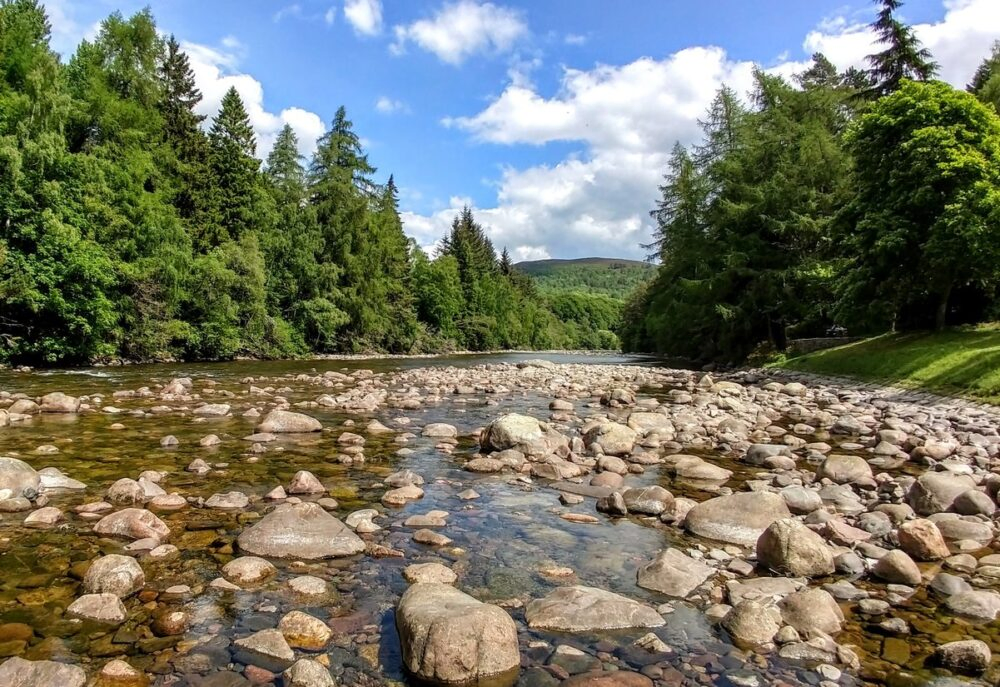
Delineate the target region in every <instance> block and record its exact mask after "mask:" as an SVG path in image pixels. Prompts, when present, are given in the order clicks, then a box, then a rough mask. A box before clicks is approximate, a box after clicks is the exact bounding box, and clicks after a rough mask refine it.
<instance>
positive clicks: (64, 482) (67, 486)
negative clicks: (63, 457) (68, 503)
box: [38, 468, 87, 492]
mask: <svg viewBox="0 0 1000 687" xmlns="http://www.w3.org/2000/svg"><path fill="white" fill-rule="evenodd" d="M38 480H39V487H38V488H39V489H41V490H42V491H46V492H53V491H82V490H83V489H86V488H87V485H86V484H84V483H83V482H81V481H80V480H76V479H73V478H72V477H67V476H66V475H64V474H63V473H62V471H61V470H59V469H58V468H42V469H41V470H39V471H38Z"/></svg>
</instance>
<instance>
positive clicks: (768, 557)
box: [757, 518, 834, 577]
mask: <svg viewBox="0 0 1000 687" xmlns="http://www.w3.org/2000/svg"><path fill="white" fill-rule="evenodd" d="M757 560H758V561H760V562H761V563H762V564H764V565H766V566H767V567H768V568H770V569H771V570H774V571H776V572H780V573H785V574H789V575H792V576H794V577H822V576H824V575H830V574H831V573H833V571H834V564H833V552H832V551H831V550H830V547H829V546H827V544H826V542H825V541H824V540H823V538H822V537H821V536H819V535H818V534H816V533H815V532H813V531H812V530H811V529H809V528H808V527H806V526H805V525H804V524H802V523H801V522H800V521H798V520H796V519H794V518H784V519H782V520H778V521H777V522H774V523H772V524H771V525H770V526H769V527H768V528H767V529H766V530H764V532H763V534H761V535H760V538H759V539H757Z"/></svg>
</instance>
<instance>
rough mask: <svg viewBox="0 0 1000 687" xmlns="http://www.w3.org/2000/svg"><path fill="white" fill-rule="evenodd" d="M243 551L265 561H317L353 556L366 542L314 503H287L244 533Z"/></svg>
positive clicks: (361, 549) (239, 540)
mask: <svg viewBox="0 0 1000 687" xmlns="http://www.w3.org/2000/svg"><path fill="white" fill-rule="evenodd" d="M236 541H237V543H238V544H239V547H240V549H242V550H243V551H246V552H247V553H250V554H253V555H255V556H264V557H266V558H298V559H305V560H317V559H320V558H337V557H340V556H353V555H354V554H357V553H361V552H362V551H364V550H365V543H364V542H363V541H361V538H360V537H359V536H358V535H356V534H355V533H354V532H352V531H351V530H350V528H348V527H347V526H346V525H344V523H342V522H341V521H340V520H338V519H337V518H335V517H333V516H332V515H330V514H329V513H327V512H326V511H325V510H323V508H322V507H321V506H319V505H317V504H315V503H308V502H304V503H294V504H293V503H286V504H282V505H280V506H278V507H277V508H275V509H274V510H273V511H271V512H270V513H268V514H267V515H265V516H264V517H263V518H261V519H260V520H258V521H257V522H256V523H255V524H254V525H252V526H251V527H249V528H247V529H245V530H243V532H241V533H240V536H239V537H238V538H237V540H236Z"/></svg>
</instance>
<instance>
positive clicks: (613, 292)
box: [517, 258, 656, 299]
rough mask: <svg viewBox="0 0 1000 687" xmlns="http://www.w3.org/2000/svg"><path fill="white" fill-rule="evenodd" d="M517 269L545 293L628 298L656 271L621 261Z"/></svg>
mask: <svg viewBox="0 0 1000 687" xmlns="http://www.w3.org/2000/svg"><path fill="white" fill-rule="evenodd" d="M517 268H518V269H519V270H521V271H522V272H524V273H525V274H527V275H529V276H530V277H531V278H532V279H534V280H535V283H536V284H537V285H538V289H539V290H540V291H542V292H543V293H552V292H565V291H583V292H586V293H601V294H605V295H607V296H611V297H612V298H618V299H625V298H626V297H627V296H628V295H629V294H630V293H632V291H633V290H634V289H635V287H637V286H638V285H639V284H641V283H642V282H644V281H646V280H647V279H651V278H652V277H653V275H654V274H655V273H656V268H655V267H654V266H653V265H651V264H649V263H648V262H640V261H638V260H625V259H620V258H577V259H575V260H530V261H525V262H519V263H517Z"/></svg>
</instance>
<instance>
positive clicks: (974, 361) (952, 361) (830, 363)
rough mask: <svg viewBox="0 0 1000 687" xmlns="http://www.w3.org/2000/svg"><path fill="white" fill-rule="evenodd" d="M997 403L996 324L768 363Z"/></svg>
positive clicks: (882, 339)
mask: <svg viewBox="0 0 1000 687" xmlns="http://www.w3.org/2000/svg"><path fill="white" fill-rule="evenodd" d="M772 365H773V366H774V367H782V368H786V369H790V370H799V371H801V372H811V373H814V374H821V375H834V376H843V377H852V378H855V379H860V380H865V381H872V382H882V383H886V384H894V385H897V386H902V387H907V388H919V389H926V390H927V391H932V392H934V393H939V394H945V395H949V396H963V397H966V398H972V399H976V400H980V401H985V402H987V403H992V404H994V405H1000V323H993V324H989V325H980V326H978V327H960V328H955V329H949V330H946V331H943V332H933V333H908V334H884V335H882V336H877V337H874V338H871V339H865V340H863V341H858V342H855V343H852V344H848V345H846V346H839V347H837V348H829V349H826V350H823V351H815V352H813V353H807V354H806V355H802V356H798V357H795V358H787V359H784V360H780V361H777V362H775V363H772Z"/></svg>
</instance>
